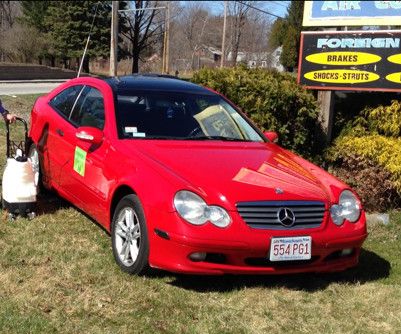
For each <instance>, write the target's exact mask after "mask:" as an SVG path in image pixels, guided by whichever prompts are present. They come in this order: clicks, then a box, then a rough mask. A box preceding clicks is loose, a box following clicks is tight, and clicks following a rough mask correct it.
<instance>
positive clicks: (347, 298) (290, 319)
mask: <svg viewBox="0 0 401 334" xmlns="http://www.w3.org/2000/svg"><path fill="white" fill-rule="evenodd" d="M20 98H21V97H20ZM21 99H22V98H21ZM0 131H2V130H0ZM3 138H4V136H3V133H2V134H1V137H0V155H4V153H3V152H4V145H2V144H1V143H3V141H2V139H3ZM39 213H40V214H39V216H38V217H37V218H35V219H34V220H31V221H29V220H26V219H21V218H19V219H17V220H16V221H14V222H8V221H7V220H6V219H5V218H6V215H5V214H3V215H2V219H1V221H0V333H213V334H214V333H283V332H287V333H378V332H380V333H397V332H400V331H401V317H400V315H401V257H400V254H401V240H400V236H401V213H400V212H392V213H391V220H390V221H391V223H390V224H389V225H381V224H379V223H372V224H369V233H370V235H369V238H368V239H367V241H366V243H365V245H364V251H363V253H362V255H361V261H360V265H359V266H358V267H357V268H355V269H352V270H349V271H347V272H344V273H338V274H330V275H329V274H324V275H323V274H319V275H313V274H305V275H293V276H224V277H207V276H206V277H194V276H185V275H175V274H170V273H165V272H159V273H157V274H155V275H153V276H148V277H136V276H129V275H127V274H124V273H123V272H121V271H120V269H119V268H118V267H117V265H116V264H115V263H114V260H113V257H112V252H111V245H110V244H111V243H110V238H109V236H108V235H107V233H105V232H104V231H103V230H102V229H101V228H99V226H97V225H96V224H95V223H94V222H93V221H91V220H90V219H88V218H87V217H86V216H84V215H82V214H81V213H80V212H78V211H77V210H75V209H74V208H73V207H71V206H69V205H68V204H67V203H65V202H63V201H62V200H60V199H59V198H57V197H55V196H52V195H46V196H43V197H41V198H40V201H39Z"/></svg>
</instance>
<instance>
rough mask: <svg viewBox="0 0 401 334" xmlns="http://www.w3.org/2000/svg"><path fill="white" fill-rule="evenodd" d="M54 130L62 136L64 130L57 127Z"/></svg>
mask: <svg viewBox="0 0 401 334" xmlns="http://www.w3.org/2000/svg"><path fill="white" fill-rule="evenodd" d="M56 132H57V133H58V135H59V136H61V137H63V136H64V131H63V130H61V129H57V130H56Z"/></svg>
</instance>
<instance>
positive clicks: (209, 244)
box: [149, 213, 367, 275]
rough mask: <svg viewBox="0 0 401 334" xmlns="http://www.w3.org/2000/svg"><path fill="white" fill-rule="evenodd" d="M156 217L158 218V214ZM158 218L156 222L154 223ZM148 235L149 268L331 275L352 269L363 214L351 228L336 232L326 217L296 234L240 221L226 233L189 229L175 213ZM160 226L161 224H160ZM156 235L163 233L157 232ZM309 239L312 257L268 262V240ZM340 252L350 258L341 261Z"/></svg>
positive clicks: (362, 233) (212, 228)
mask: <svg viewBox="0 0 401 334" xmlns="http://www.w3.org/2000/svg"><path fill="white" fill-rule="evenodd" d="M158 215H160V213H159V214H158ZM160 218H161V217H159V219H160ZM163 218H164V219H162V220H155V221H158V222H159V223H158V224H157V225H155V226H153V227H151V228H152V230H151V231H149V232H150V256H149V262H150V265H151V266H152V267H155V268H159V269H163V270H167V271H172V272H180V273H187V274H208V275H222V274H290V273H302V272H336V271H342V270H345V269H348V268H350V267H354V266H356V265H357V264H358V258H359V254H360V250H361V247H362V244H363V242H364V240H365V239H366V237H367V232H366V222H365V216H364V214H363V215H361V218H360V220H359V221H358V222H357V223H348V222H345V223H344V225H343V226H341V227H337V226H335V225H334V224H333V223H332V222H331V221H329V219H330V218H329V216H328V214H327V215H326V217H325V222H324V223H323V224H322V226H321V227H319V228H316V229H302V230H285V231H283V230H279V231H277V230H276V231H273V230H258V229H253V228H250V227H248V226H247V225H246V224H245V223H244V222H243V221H242V220H241V218H240V217H239V216H238V217H235V219H234V223H232V224H231V226H229V227H228V228H226V229H220V228H217V227H215V226H213V225H211V224H206V225H204V226H191V225H190V224H187V223H185V222H183V221H182V219H181V218H180V217H178V216H177V215H176V214H175V213H169V214H166V215H165V216H164V217H163ZM162 222H164V223H162ZM160 231H162V232H163V233H160ZM306 235H307V236H311V237H312V258H311V260H306V261H285V262H284V261H283V262H270V261H269V259H268V257H269V249H270V242H271V238H272V237H287V236H288V237H289V236H306ZM343 249H352V253H351V254H349V255H345V256H343V255H342V254H341V251H342V250H343ZM195 252H197V253H207V257H206V259H205V260H203V261H194V260H191V259H190V257H189V255H190V254H192V253H195Z"/></svg>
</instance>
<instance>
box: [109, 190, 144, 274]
mask: <svg viewBox="0 0 401 334" xmlns="http://www.w3.org/2000/svg"><path fill="white" fill-rule="evenodd" d="M111 237H112V248H113V254H114V258H115V260H116V262H117V263H118V265H119V266H120V268H121V269H122V270H123V271H125V272H127V273H129V274H136V275H141V274H145V273H146V272H147V270H148V269H149V265H148V258H149V240H148V232H147V227H146V222H145V215H144V213H143V209H142V206H141V203H140V202H139V199H138V197H137V196H135V195H127V196H125V197H123V198H122V199H121V200H120V202H119V203H118V205H117V207H116V210H115V211H114V216H113V221H112V226H111Z"/></svg>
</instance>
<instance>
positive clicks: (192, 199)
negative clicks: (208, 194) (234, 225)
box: [174, 190, 231, 227]
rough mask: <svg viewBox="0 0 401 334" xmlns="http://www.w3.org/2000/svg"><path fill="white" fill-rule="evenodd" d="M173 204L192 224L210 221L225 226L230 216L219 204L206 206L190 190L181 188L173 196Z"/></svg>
mask: <svg viewBox="0 0 401 334" xmlns="http://www.w3.org/2000/svg"><path fill="white" fill-rule="evenodd" d="M174 206H175V208H176V210H177V212H178V213H179V215H180V216H181V217H182V218H184V219H185V220H186V221H187V222H189V223H191V224H193V225H203V224H205V223H206V222H208V221H210V222H211V223H212V224H214V225H216V226H218V227H226V226H228V225H229V224H230V223H231V218H230V216H229V214H228V212H227V211H226V210H224V209H223V208H221V207H219V206H214V205H211V206H208V205H207V204H206V202H205V201H204V200H203V199H202V198H201V197H200V196H198V195H196V194H195V193H193V192H191V191H187V190H181V191H179V192H178V193H177V194H176V195H175V196H174Z"/></svg>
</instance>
